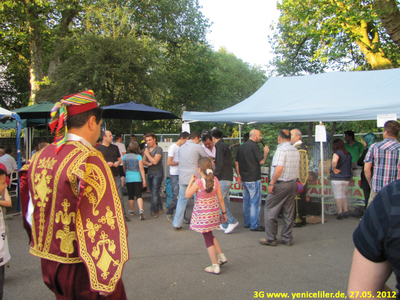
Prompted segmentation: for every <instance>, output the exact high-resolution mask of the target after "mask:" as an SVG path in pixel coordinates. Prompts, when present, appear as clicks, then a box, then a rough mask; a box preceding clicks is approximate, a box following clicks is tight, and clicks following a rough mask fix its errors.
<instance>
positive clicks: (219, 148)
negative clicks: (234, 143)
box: [211, 129, 239, 233]
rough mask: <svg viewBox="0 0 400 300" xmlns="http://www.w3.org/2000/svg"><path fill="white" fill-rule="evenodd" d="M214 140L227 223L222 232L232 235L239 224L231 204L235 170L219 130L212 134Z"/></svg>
mask: <svg viewBox="0 0 400 300" xmlns="http://www.w3.org/2000/svg"><path fill="white" fill-rule="evenodd" d="M211 135H212V140H213V143H214V145H215V149H216V151H215V169H214V176H216V177H217V178H218V180H219V184H220V186H221V193H222V197H224V203H225V210H226V218H227V222H226V223H223V224H221V230H224V232H225V233H231V232H232V231H233V230H234V229H235V228H236V227H237V226H238V225H239V222H238V220H236V218H235V217H234V216H233V215H232V213H231V204H230V196H229V191H230V189H231V184H232V179H233V168H232V160H231V150H229V147H228V146H227V145H226V144H225V142H224V140H223V137H224V136H223V133H222V131H221V130H219V129H214V130H213V131H212V132H211Z"/></svg>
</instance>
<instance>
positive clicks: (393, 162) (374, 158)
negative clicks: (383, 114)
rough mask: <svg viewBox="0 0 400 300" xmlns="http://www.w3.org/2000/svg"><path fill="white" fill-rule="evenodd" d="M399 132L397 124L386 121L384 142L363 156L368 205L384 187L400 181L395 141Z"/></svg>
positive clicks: (399, 148) (399, 155) (399, 146)
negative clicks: (367, 185) (368, 190)
mask: <svg viewBox="0 0 400 300" xmlns="http://www.w3.org/2000/svg"><path fill="white" fill-rule="evenodd" d="M399 132H400V125H399V122H397V121H387V122H386V123H385V126H384V131H383V138H384V140H383V141H382V142H379V143H375V144H373V145H372V146H371V147H370V148H369V150H368V153H367V155H366V156H365V159H364V162H365V164H364V174H365V178H366V179H367V180H368V182H369V185H370V186H371V195H370V197H369V203H371V201H372V200H374V198H375V196H376V194H378V193H379V192H380V190H381V189H382V188H383V187H384V186H386V185H388V184H389V183H391V182H392V181H395V180H397V179H400V177H399V158H400V143H399V142H398V141H397V136H398V134H399Z"/></svg>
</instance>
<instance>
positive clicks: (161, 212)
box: [156, 209, 164, 215]
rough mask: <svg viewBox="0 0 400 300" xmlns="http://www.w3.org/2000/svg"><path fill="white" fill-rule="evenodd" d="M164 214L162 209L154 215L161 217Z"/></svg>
mask: <svg viewBox="0 0 400 300" xmlns="http://www.w3.org/2000/svg"><path fill="white" fill-rule="evenodd" d="M163 213H164V211H163V210H162V209H159V210H158V212H156V214H159V215H162V214H163Z"/></svg>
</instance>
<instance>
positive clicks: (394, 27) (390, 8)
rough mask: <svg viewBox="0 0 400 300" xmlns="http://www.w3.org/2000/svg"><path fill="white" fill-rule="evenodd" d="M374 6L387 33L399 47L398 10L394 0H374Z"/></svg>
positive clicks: (399, 18) (399, 23)
mask: <svg viewBox="0 0 400 300" xmlns="http://www.w3.org/2000/svg"><path fill="white" fill-rule="evenodd" d="M375 7H376V10H377V11H378V15H379V18H380V19H381V21H382V24H383V26H384V27H385V29H386V31H387V33H388V34H389V35H390V37H391V38H392V40H393V41H394V42H395V43H396V44H397V46H399V48H400V11H399V8H398V6H397V3H396V0H375Z"/></svg>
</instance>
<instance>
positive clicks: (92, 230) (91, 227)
mask: <svg viewBox="0 0 400 300" xmlns="http://www.w3.org/2000/svg"><path fill="white" fill-rule="evenodd" d="M86 228H87V229H85V230H84V232H87V233H88V237H89V238H90V241H91V242H92V243H94V241H95V239H94V237H95V236H96V232H97V231H99V229H100V228H101V225H100V224H93V222H92V221H90V219H89V218H88V219H86Z"/></svg>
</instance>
